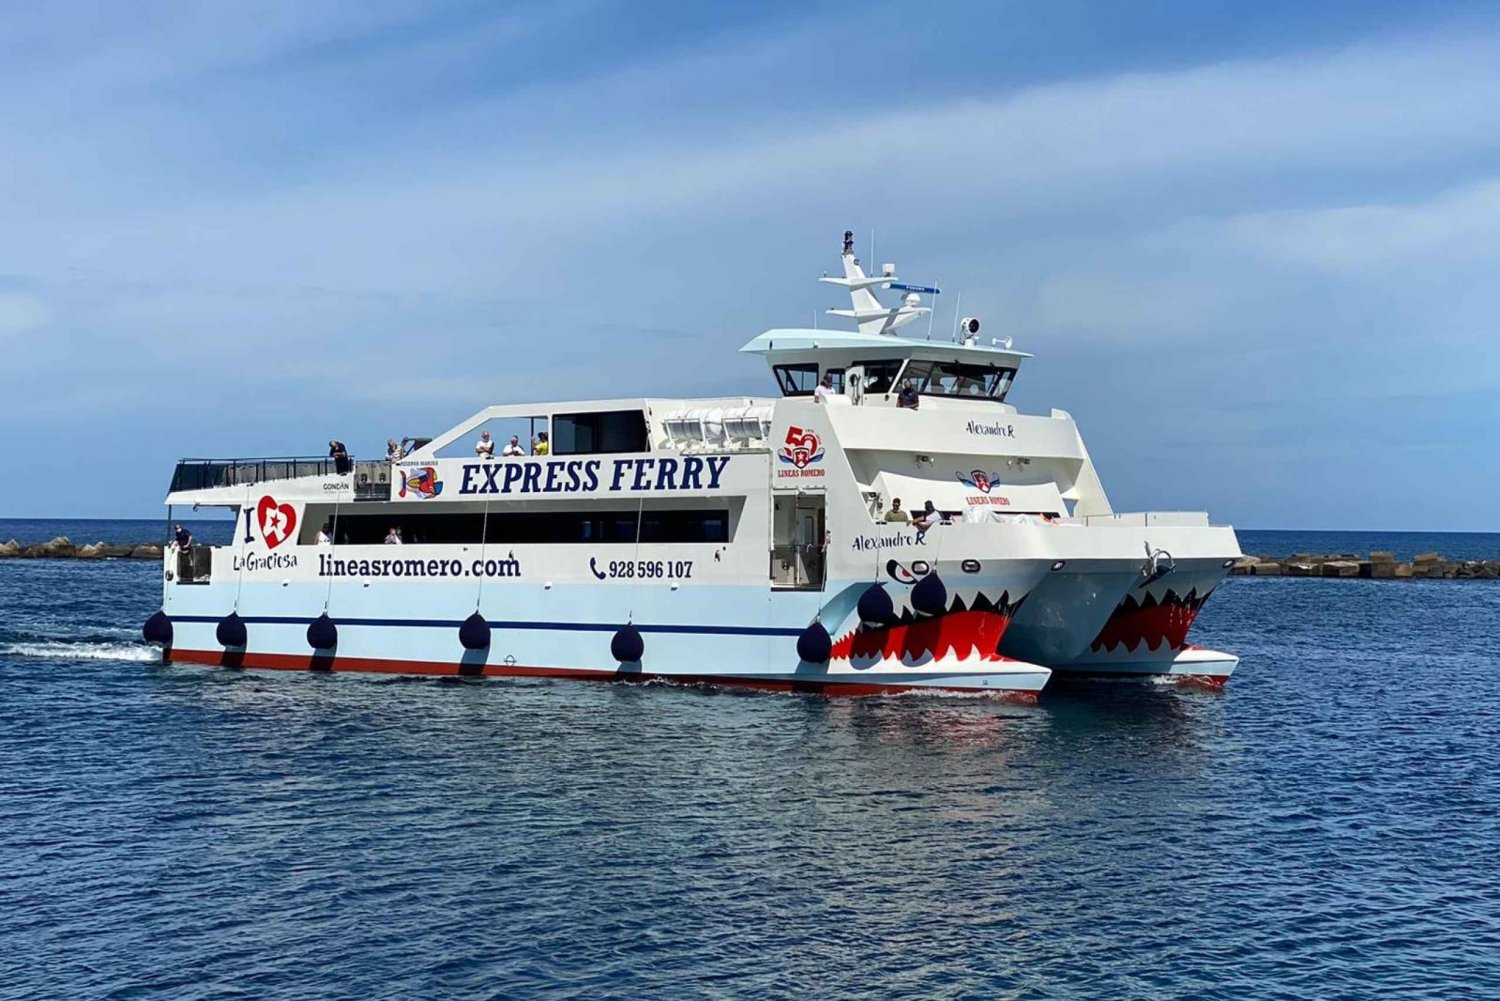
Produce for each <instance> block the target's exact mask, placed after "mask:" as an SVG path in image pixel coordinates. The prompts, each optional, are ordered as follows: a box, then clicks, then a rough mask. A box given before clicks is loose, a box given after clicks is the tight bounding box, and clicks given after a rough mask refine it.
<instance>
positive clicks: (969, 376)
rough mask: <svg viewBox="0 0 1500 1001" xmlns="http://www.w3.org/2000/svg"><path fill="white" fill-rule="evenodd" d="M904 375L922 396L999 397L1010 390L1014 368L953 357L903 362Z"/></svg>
mask: <svg viewBox="0 0 1500 1001" xmlns="http://www.w3.org/2000/svg"><path fill="white" fill-rule="evenodd" d="M905 377H906V378H908V379H910V380H911V381H912V385H914V386H916V387H917V392H919V393H922V394H924V395H926V396H957V397H960V398H965V399H976V400H977V399H993V400H1002V401H1003V400H1004V399H1005V394H1006V393H1008V392H1010V385H1011V382H1012V381H1013V380H1014V379H1015V377H1016V370H1015V369H1013V368H1000V367H998V366H996V365H965V364H962V363H960V362H956V361H953V362H949V361H914V362H912V363H911V364H910V365H908V366H907V368H906V376H905Z"/></svg>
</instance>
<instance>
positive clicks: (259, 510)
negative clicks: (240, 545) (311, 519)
mask: <svg viewBox="0 0 1500 1001" xmlns="http://www.w3.org/2000/svg"><path fill="white" fill-rule="evenodd" d="M255 518H256V520H257V521H259V522H260V534H261V536H262V537H264V538H265V540H266V545H267V546H268V547H270V548H271V549H275V548H276V547H277V546H279V545H281V544H282V543H283V542H285V541H286V540H287V539H290V538H291V537H292V531H293V530H294V529H295V528H296V527H297V511H296V509H295V508H293V507H292V506H291V505H290V504H277V503H276V498H274V497H272V496H271V495H270V494H267V495H266V496H264V497H262V498H261V499H260V503H259V504H257V505H256V506H255Z"/></svg>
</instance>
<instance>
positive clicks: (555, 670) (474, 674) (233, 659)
mask: <svg viewBox="0 0 1500 1001" xmlns="http://www.w3.org/2000/svg"><path fill="white" fill-rule="evenodd" d="M166 659H167V660H168V661H180V662H183V663H189V664H212V665H216V666H222V667H251V668H267V669H270V670H275V671H356V672H360V673H364V674H421V675H431V676H434V677H470V678H478V677H487V678H577V679H581V680H587V681H670V682H674V683H676V684H681V685H723V686H733V687H736V688H755V689H759V690H761V691H767V692H803V693H809V694H814V695H891V694H896V693H901V692H967V693H971V694H980V695H993V696H999V697H1004V698H1006V699H1011V700H1016V701H1022V702H1035V701H1036V692H1029V691H1014V690H1009V689H996V688H962V687H957V686H944V685H899V684H897V685H872V684H868V683H862V682H838V681H789V680H786V679H782V678H726V677H721V676H719V675H703V674H654V673H652V672H650V671H587V670H583V669H581V668H574V667H523V666H522V665H520V664H477V663H476V664H452V663H444V662H442V661H431V660H385V659H377V658H368V657H339V656H333V657H326V656H322V655H317V656H313V655H296V654H286V653H250V652H248V651H247V652H245V653H237V652H232V651H222V650H179V649H175V648H174V649H172V650H170V651H168V652H167V658H166Z"/></svg>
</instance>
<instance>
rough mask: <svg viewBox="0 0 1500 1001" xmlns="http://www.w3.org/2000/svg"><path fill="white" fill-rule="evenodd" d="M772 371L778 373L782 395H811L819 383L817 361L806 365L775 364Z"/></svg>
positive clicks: (777, 380) (777, 378)
mask: <svg viewBox="0 0 1500 1001" xmlns="http://www.w3.org/2000/svg"><path fill="white" fill-rule="evenodd" d="M771 371H773V372H775V373H776V382H777V384H778V385H779V386H781V395H782V396H811V395H812V394H813V389H814V387H816V386H817V385H818V365H817V363H816V362H808V363H807V364H805V365H773V366H771Z"/></svg>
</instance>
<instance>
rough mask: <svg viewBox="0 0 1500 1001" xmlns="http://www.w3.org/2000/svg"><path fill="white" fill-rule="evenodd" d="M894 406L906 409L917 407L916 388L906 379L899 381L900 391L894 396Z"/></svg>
mask: <svg viewBox="0 0 1500 1001" xmlns="http://www.w3.org/2000/svg"><path fill="white" fill-rule="evenodd" d="M896 406H898V407H905V408H906V409H907V410H915V409H917V388H916V387H915V386H913V385H912V384H911V380H910V379H907V380H905V381H903V382H902V383H901V392H900V393H899V394H897V396H896Z"/></svg>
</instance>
